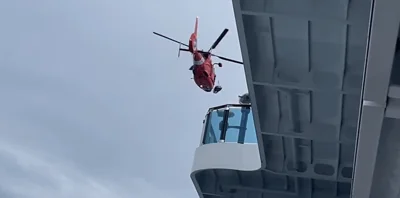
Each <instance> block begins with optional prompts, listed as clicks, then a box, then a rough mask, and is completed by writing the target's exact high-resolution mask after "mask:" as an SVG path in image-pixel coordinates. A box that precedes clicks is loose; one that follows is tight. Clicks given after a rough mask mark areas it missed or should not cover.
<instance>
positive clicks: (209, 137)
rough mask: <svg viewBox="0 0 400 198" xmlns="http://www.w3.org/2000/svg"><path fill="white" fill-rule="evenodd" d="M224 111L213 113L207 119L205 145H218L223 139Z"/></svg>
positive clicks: (218, 110)
mask: <svg viewBox="0 0 400 198" xmlns="http://www.w3.org/2000/svg"><path fill="white" fill-rule="evenodd" d="M223 119H224V109H217V110H214V111H212V112H211V113H210V114H209V115H208V118H207V122H206V129H205V133H204V140H203V144H210V143H217V142H218V141H219V139H220V138H221V126H222V124H223Z"/></svg>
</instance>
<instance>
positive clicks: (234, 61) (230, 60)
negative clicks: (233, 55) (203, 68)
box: [179, 48, 243, 65]
mask: <svg viewBox="0 0 400 198" xmlns="http://www.w3.org/2000/svg"><path fill="white" fill-rule="evenodd" d="M179 50H181V51H185V52H188V51H189V50H188V49H183V48H180V49H179ZM198 52H200V53H202V54H210V55H211V56H215V57H218V58H219V59H221V60H224V61H229V62H233V63H237V64H241V65H243V62H240V61H237V60H233V59H230V58H225V57H223V56H218V55H215V54H211V53H209V52H204V51H201V50H198Z"/></svg>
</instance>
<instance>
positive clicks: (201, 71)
mask: <svg viewBox="0 0 400 198" xmlns="http://www.w3.org/2000/svg"><path fill="white" fill-rule="evenodd" d="M198 23H199V17H196V22H195V26H194V32H193V33H192V34H191V35H190V38H189V45H187V44H185V43H182V42H180V41H177V40H175V39H172V38H170V37H167V36H164V35H162V34H160V33H157V32H153V33H154V34H155V35H157V36H160V37H163V38H165V39H168V40H170V41H172V42H175V43H178V44H179V49H178V57H179V56H180V52H181V51H185V52H190V53H191V54H192V56H193V65H192V66H191V67H190V68H189V70H191V71H192V72H193V78H192V79H194V82H195V83H196V85H197V86H198V87H199V88H200V89H202V90H203V91H205V92H211V91H212V92H213V93H214V94H217V93H218V92H220V91H221V90H222V87H221V86H220V85H216V84H215V80H216V77H217V76H216V74H215V65H217V66H218V67H222V63H213V61H212V59H211V57H217V58H219V59H221V60H224V61H229V62H233V63H237V64H242V65H243V62H240V61H237V60H233V59H230V58H225V57H223V56H219V55H216V54H213V53H212V50H214V49H215V48H216V47H217V45H218V44H219V43H220V42H221V40H222V39H223V38H224V36H225V35H226V33H228V31H229V30H228V29H227V28H225V29H224V30H223V31H222V33H221V34H220V35H219V37H218V38H217V40H215V42H214V43H213V44H212V46H211V47H210V49H209V50H208V51H203V50H198V49H197V28H198ZM181 46H185V47H187V48H181Z"/></svg>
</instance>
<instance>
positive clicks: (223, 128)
mask: <svg viewBox="0 0 400 198" xmlns="http://www.w3.org/2000/svg"><path fill="white" fill-rule="evenodd" d="M228 118H229V106H226V107H225V110H224V118H223V120H222V121H223V125H222V128H221V137H220V142H225V137H226V130H227V126H228Z"/></svg>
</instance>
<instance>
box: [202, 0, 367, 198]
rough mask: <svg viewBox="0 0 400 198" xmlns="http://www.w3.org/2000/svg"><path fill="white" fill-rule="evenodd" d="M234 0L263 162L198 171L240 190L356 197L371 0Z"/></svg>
mask: <svg viewBox="0 0 400 198" xmlns="http://www.w3.org/2000/svg"><path fill="white" fill-rule="evenodd" d="M233 4H234V10H235V15H236V16H235V17H236V20H237V26H238V31H239V38H240V44H241V48H242V55H243V61H244V63H245V71H246V78H247V82H248V87H249V94H250V97H251V99H252V106H253V113H254V117H255V123H256V128H257V131H258V132H260V133H259V134H258V135H259V136H258V138H259V147H260V151H262V152H261V153H264V154H261V159H262V165H263V168H262V169H261V170H259V171H257V172H238V171H234V170H210V172H209V173H207V171H204V172H203V174H204V175H203V176H200V175H199V180H201V178H204V185H206V183H207V184H209V185H211V186H224V185H228V184H230V183H234V184H235V185H234V186H231V188H230V189H226V191H224V192H228V193H229V192H231V196H232V197H262V196H264V197H272V198H274V197H314V198H319V197H324V198H325V197H349V195H350V189H351V176H352V168H353V167H352V166H353V155H354V148H355V138H356V132H357V120H358V112H359V100H360V93H361V86H362V77H363V69H364V59H365V49H366V41H367V33H368V27H369V26H368V22H369V14H370V4H371V2H370V1H366V0H352V1H350V2H349V1H343V0H342V1H313V0H303V1H289V0H264V1H262V0H257V1H256V0H252V1H249V0H242V1H240V0H234V1H233ZM211 175H214V176H211ZM215 175H218V176H215ZM212 177H214V178H215V179H214V180H213V179H209V178H212ZM207 196H209V197H213V195H211V194H209V195H207ZM224 196H226V194H225V195H224Z"/></svg>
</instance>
